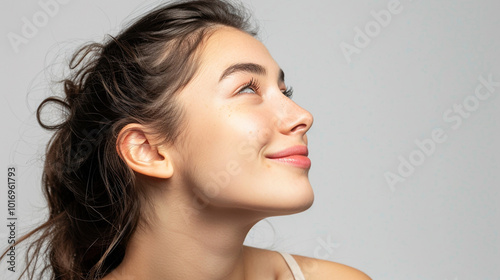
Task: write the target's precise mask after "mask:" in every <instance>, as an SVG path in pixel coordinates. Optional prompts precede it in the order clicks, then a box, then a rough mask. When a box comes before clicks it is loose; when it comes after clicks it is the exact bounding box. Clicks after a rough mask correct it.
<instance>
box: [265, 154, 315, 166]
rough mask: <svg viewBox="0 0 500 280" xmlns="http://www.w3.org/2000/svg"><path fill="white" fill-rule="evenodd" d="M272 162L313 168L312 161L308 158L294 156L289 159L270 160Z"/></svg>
mask: <svg viewBox="0 0 500 280" xmlns="http://www.w3.org/2000/svg"><path fill="white" fill-rule="evenodd" d="M270 160H274V161H279V162H282V163H286V164H290V165H293V166H296V167H300V168H309V167H311V160H310V159H309V158H308V157H306V156H300V155H293V156H288V157H280V158H270Z"/></svg>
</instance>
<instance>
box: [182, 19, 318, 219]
mask: <svg viewBox="0 0 500 280" xmlns="http://www.w3.org/2000/svg"><path fill="white" fill-rule="evenodd" d="M286 89H287V87H286V85H285V82H284V77H283V74H282V72H281V70H280V67H279V66H278V64H277V63H276V62H275V61H274V60H273V58H272V57H271V55H270V54H269V52H268V51H267V49H266V48H265V47H264V45H263V44H262V43H261V42H259V41H258V40H256V39H255V38H253V37H252V36H250V35H248V34H246V33H244V32H241V31H239V30H237V29H233V28H229V27H221V28H220V29H218V30H217V31H215V33H213V34H212V35H211V36H210V37H209V39H208V40H207V41H206V43H205V44H204V46H203V48H202V53H201V59H200V68H199V70H198V72H197V74H196V75H195V76H194V78H193V79H192V80H191V81H190V83H189V84H188V85H187V86H186V87H185V88H184V89H183V90H182V92H180V94H179V96H178V101H179V102H180V104H181V106H183V109H184V111H185V117H184V121H186V122H187V123H186V130H185V132H184V134H183V135H182V136H181V139H180V141H178V142H177V143H180V144H178V145H180V146H178V147H177V150H178V151H179V153H178V154H177V155H176V157H174V160H173V161H174V175H173V176H174V177H176V178H177V179H179V180H181V181H182V184H183V185H187V186H189V187H192V188H193V191H194V192H195V193H197V194H198V195H202V196H203V197H204V198H205V199H206V200H208V201H210V203H211V204H212V205H214V206H222V207H231V208H244V209H252V210H257V211H264V212H268V213H273V214H287V213H295V212H300V211H303V210H305V209H307V208H309V207H310V206H311V205H312V202H313V200H314V195H313V192H312V188H311V185H310V183H309V179H308V172H309V167H310V161H309V159H308V158H307V157H306V156H305V155H304V152H305V151H304V148H305V147H306V146H307V137H306V132H307V131H308V130H309V128H310V127H311V125H312V122H313V118H312V115H311V114H310V113H309V112H308V111H306V110H304V109H302V108H301V107H299V106H298V105H297V104H295V103H294V102H293V101H292V100H291V99H290V98H289V97H287V96H285V94H284V92H285V90H286ZM291 147H299V148H298V149H295V150H292V151H291V152H290V153H291V154H294V156H293V155H292V156H290V157H282V158H281V159H271V158H270V157H271V155H272V154H275V153H278V152H281V151H283V150H286V149H288V148H291Z"/></svg>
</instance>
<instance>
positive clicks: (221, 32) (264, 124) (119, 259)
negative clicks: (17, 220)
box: [28, 0, 369, 280]
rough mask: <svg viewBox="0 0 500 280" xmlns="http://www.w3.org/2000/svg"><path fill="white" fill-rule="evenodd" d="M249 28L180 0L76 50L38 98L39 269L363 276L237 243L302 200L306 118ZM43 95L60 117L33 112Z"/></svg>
mask: <svg viewBox="0 0 500 280" xmlns="http://www.w3.org/2000/svg"><path fill="white" fill-rule="evenodd" d="M253 35H255V33H254V32H253V31H252V30H251V29H250V27H249V24H248V23H247V17H246V16H245V14H244V13H242V10H241V9H237V8H235V7H234V6H232V5H230V4H229V3H226V2H223V1H213V0H203V1H184V2H177V3H173V4H169V5H165V6H161V7H158V8H157V9H155V10H153V11H151V12H149V13H148V14H146V15H145V16H143V17H142V18H140V19H139V20H138V21H136V22H135V23H134V24H132V25H130V26H129V27H128V28H127V29H125V30H124V31H123V32H121V33H120V34H119V35H118V36H117V37H111V39H110V40H109V41H108V42H106V43H105V44H102V45H101V44H97V43H94V44H89V45H87V46H85V47H83V48H82V49H81V50H80V51H79V52H77V53H76V54H75V56H74V58H73V60H72V62H71V65H70V67H71V68H72V69H75V70H74V71H75V73H74V75H73V76H72V77H70V78H69V79H67V80H65V81H64V91H65V94H66V97H65V98H64V99H60V98H58V97H51V98H47V99H46V100H44V102H42V104H41V105H40V107H39V108H38V120H39V122H40V123H41V125H42V126H43V127H44V128H47V129H53V130H55V134H54V136H53V138H52V139H51V142H50V143H49V146H48V150H47V157H46V163H45V169H44V177H43V183H44V187H45V193H46V196H47V199H48V202H49V207H50V218H49V220H48V221H47V222H46V223H44V224H43V225H41V226H40V227H39V228H37V229H35V230H34V231H33V232H34V233H38V232H40V233H41V236H40V237H39V239H37V241H36V242H35V243H33V244H32V245H31V247H30V248H31V250H32V251H31V252H30V255H31V260H32V261H34V264H36V260H38V256H39V255H40V254H39V253H40V252H41V250H42V248H43V245H44V244H46V245H47V246H48V251H47V257H48V258H49V260H50V265H49V266H47V267H45V270H44V271H43V272H47V273H49V274H51V275H52V279H105V280H111V279H369V278H368V277H367V276H366V275H365V274H363V273H362V272H359V271H358V270H355V269H353V268H350V267H347V266H343V265H340V264H336V263H332V262H328V261H323V260H316V259H312V258H307V257H302V256H290V255H288V254H286V253H282V254H281V253H279V252H275V251H269V250H263V249H258V248H252V247H248V246H244V245H243V241H244V239H245V236H246V234H247V233H248V231H249V230H250V229H251V228H252V226H253V225H255V224H256V223H257V222H258V221H259V220H261V219H263V218H265V217H269V216H276V215H286V214H292V213H297V212H301V211H304V210H306V209H308V208H309V207H310V206H311V204H312V203H313V192H312V189H311V186H310V183H309V179H308V170H309V168H310V161H309V159H308V158H307V138H306V132H307V130H308V129H309V128H310V127H311V125H312V122H313V119H312V116H311V114H310V113H309V112H307V111H305V110H304V109H302V108H301V107H299V106H298V105H296V104H295V103H294V102H293V101H292V100H291V99H290V96H291V90H290V89H287V87H286V85H285V81H284V73H283V71H282V70H281V69H280V68H279V66H278V64H277V63H276V62H275V61H274V60H273V58H272V57H271V56H270V54H269V52H268V51H267V49H266V48H265V47H264V46H263V45H262V43H261V42H259V41H258V40H256V39H255V38H254V37H253ZM50 103H55V104H59V105H62V106H64V107H65V108H66V109H67V112H68V116H67V119H66V120H65V121H64V122H63V123H62V124H59V125H53V126H50V125H47V124H44V123H43V122H42V121H41V112H42V109H43V108H44V106H45V105H47V104H50ZM32 264H33V263H32ZM33 269H34V265H33V266H32V267H31V269H30V270H28V272H30V271H32V270H33ZM304 277H305V278H304ZM30 278H33V276H30Z"/></svg>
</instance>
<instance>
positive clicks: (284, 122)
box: [278, 96, 314, 135]
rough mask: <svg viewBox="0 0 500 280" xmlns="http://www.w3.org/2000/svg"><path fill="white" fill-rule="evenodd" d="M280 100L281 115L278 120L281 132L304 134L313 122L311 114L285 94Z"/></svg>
mask: <svg viewBox="0 0 500 280" xmlns="http://www.w3.org/2000/svg"><path fill="white" fill-rule="evenodd" d="M282 102H283V103H282V104H283V111H282V116H281V117H280V118H279V121H278V122H279V127H280V131H281V133H283V134H287V135H288V134H302V135H304V134H305V133H306V132H307V131H308V130H309V129H310V128H311V126H312V124H313V120H314V119H313V116H312V114H311V113H309V111H307V110H305V109H304V108H302V107H300V106H299V105H297V103H295V102H294V101H293V100H291V99H290V98H288V97H286V96H283V97H282Z"/></svg>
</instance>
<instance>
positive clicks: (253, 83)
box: [238, 78, 293, 98]
mask: <svg viewBox="0 0 500 280" xmlns="http://www.w3.org/2000/svg"><path fill="white" fill-rule="evenodd" d="M247 88H249V89H251V90H253V91H255V92H258V91H259V89H260V84H259V83H258V82H257V81H256V80H255V79H254V78H252V79H250V81H249V82H248V83H246V84H245V85H244V86H243V87H242V88H241V90H240V91H239V92H238V93H241V92H242V91H243V90H245V89H247ZM283 95H285V96H286V97H288V98H292V95H293V88H292V87H287V88H286V90H285V91H283Z"/></svg>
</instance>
